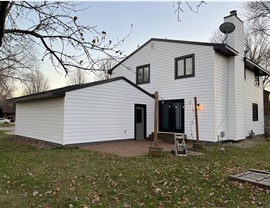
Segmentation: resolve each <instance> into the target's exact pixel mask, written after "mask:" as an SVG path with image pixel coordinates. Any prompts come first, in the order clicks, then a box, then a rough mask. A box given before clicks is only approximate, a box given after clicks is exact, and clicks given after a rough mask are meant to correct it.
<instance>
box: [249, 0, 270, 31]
mask: <svg viewBox="0 0 270 208" xmlns="http://www.w3.org/2000/svg"><path fill="white" fill-rule="evenodd" d="M244 6H245V14H246V17H247V19H248V20H249V22H250V25H251V27H252V30H253V31H254V32H255V33H260V34H264V35H267V36H270V1H248V2H246V3H245V4H244Z"/></svg>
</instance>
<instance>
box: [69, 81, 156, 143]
mask: <svg viewBox="0 0 270 208" xmlns="http://www.w3.org/2000/svg"><path fill="white" fill-rule="evenodd" d="M134 104H146V105H147V136H148V135H149V134H151V133H152V132H153V126H154V124H153V123H154V99H153V98H151V97H150V96H148V95H147V94H145V93H143V92H142V91H140V90H139V89H137V88H136V87H134V86H132V85H131V84H129V83H128V82H126V81H125V80H118V81H114V82H108V83H104V84H102V85H96V86H91V87H88V88H83V89H79V90H75V91H71V92H67V93H66V97H65V118H64V122H65V129H64V144H76V143H88V142H98V141H109V140H121V139H133V138H134Z"/></svg>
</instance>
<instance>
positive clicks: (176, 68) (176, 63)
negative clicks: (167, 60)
mask: <svg viewBox="0 0 270 208" xmlns="http://www.w3.org/2000/svg"><path fill="white" fill-rule="evenodd" d="M188 58H192V74H188V75H187V74H186V60H187V59H188ZM180 60H184V75H181V76H178V61H180ZM187 77H195V54H194V53H193V54H189V55H186V56H180V57H176V58H175V59H174V78H175V79H181V78H187Z"/></svg>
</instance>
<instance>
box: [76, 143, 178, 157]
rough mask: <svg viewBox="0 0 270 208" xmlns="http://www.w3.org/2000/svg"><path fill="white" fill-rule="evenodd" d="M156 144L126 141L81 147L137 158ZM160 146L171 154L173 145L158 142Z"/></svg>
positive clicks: (82, 146)
mask: <svg viewBox="0 0 270 208" xmlns="http://www.w3.org/2000/svg"><path fill="white" fill-rule="evenodd" d="M153 145H154V143H153V142H152V141H149V140H124V141H110V142H101V143H96V144H83V145H79V147H80V148H81V149H87V150H92V151H97V152H103V153H109V154H114V155H119V156H123V157H136V156H141V155H147V154H148V148H149V147H152V146H153ZM158 146H159V147H162V148H163V150H164V151H165V152H170V151H171V150H172V149H173V148H174V145H173V144H169V143H165V142H162V141H159V142H158Z"/></svg>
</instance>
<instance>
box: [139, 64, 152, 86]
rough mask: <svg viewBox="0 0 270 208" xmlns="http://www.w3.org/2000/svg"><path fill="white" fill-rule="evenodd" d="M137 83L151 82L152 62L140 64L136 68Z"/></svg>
mask: <svg viewBox="0 0 270 208" xmlns="http://www.w3.org/2000/svg"><path fill="white" fill-rule="evenodd" d="M136 75H137V76H136V83H137V84H144V83H149V82H150V64H147V65H143V66H138V67H137V70H136Z"/></svg>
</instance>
